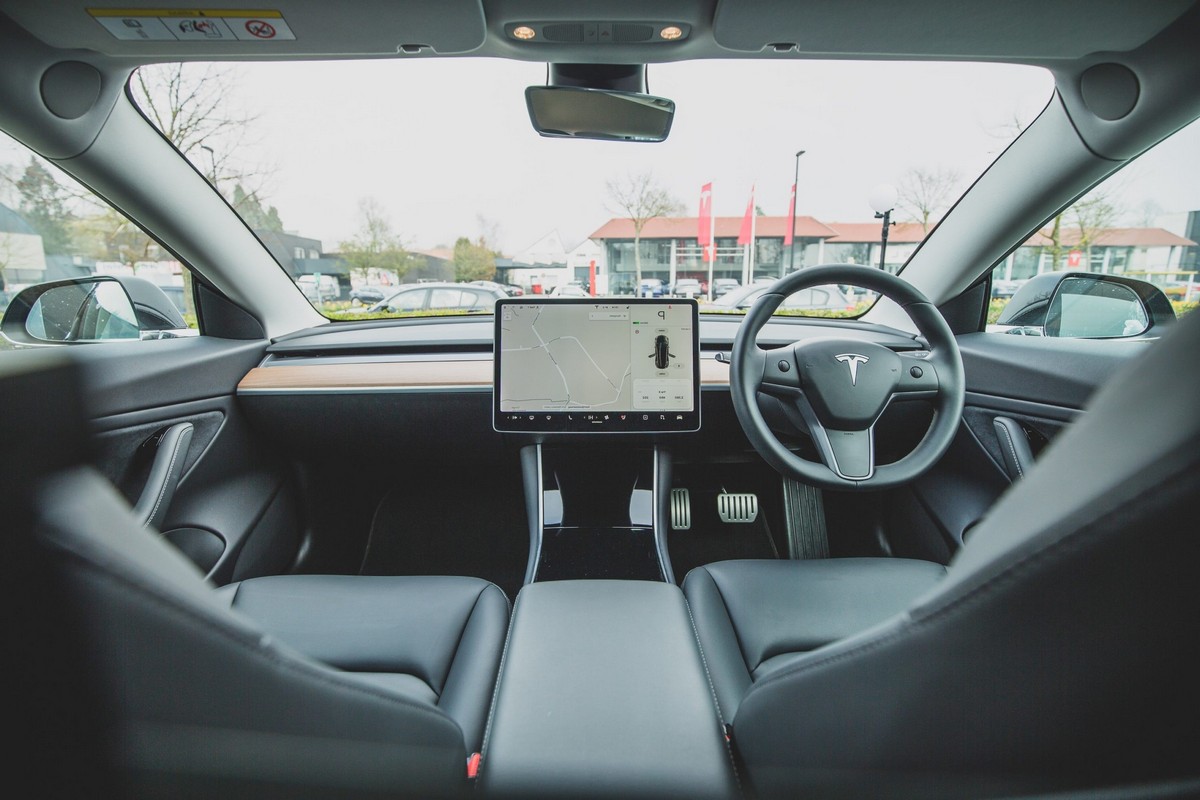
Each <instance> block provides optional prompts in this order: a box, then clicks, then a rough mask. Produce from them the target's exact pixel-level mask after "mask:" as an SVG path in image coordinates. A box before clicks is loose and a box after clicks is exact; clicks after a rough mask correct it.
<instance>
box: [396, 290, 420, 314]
mask: <svg viewBox="0 0 1200 800" xmlns="http://www.w3.org/2000/svg"><path fill="white" fill-rule="evenodd" d="M426 294H428V292H426V291H425V290H424V289H415V290H413V291H409V292H401V293H400V294H398V295H396V296H395V297H393V298H392V299H391V300H389V301H388V308H390V309H392V310H393V311H419V310H420V309H421V307H422V306H423V305H424V303H425V295H426Z"/></svg>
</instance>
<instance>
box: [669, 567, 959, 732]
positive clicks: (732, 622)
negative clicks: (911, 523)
mask: <svg viewBox="0 0 1200 800" xmlns="http://www.w3.org/2000/svg"><path fill="white" fill-rule="evenodd" d="M945 574H946V568H945V567H943V566H942V565H940V564H932V563H929V562H926V561H914V560H910V559H900V558H838V559H819V560H810V561H725V562H721V563H718V564H708V565H706V566H702V567H697V568H696V569H693V570H692V571H691V572H689V573H688V575H687V577H686V578H685V579H684V582H683V592H684V594H685V595H686V596H687V601H688V605H689V606H690V607H691V609H692V614H693V615H695V617H696V621H697V635H698V636H699V637H700V643H701V646H702V647H703V648H704V653H705V656H706V657H707V659H708V668H709V672H710V673H711V675H712V682H713V689H714V690H715V691H716V693H717V699H718V702H719V703H720V705H721V713H722V715H723V716H724V717H725V718H726V719H733V716H734V712H735V711H736V710H737V706H738V702H739V701H740V700H741V698H742V696H743V695H744V694H745V693H746V690H747V689H749V688H750V685H751V684H752V683H754V682H757V681H760V680H762V679H763V678H764V677H766V676H767V675H769V674H771V673H772V672H774V671H775V670H778V669H780V668H782V667H783V666H786V665H787V664H788V663H790V662H791V661H793V660H795V659H796V658H798V657H800V656H802V655H803V654H804V653H807V652H808V651H810V650H815V649H816V648H818V647H821V646H822V645H826V644H829V643H830V642H834V641H837V640H838V639H843V638H845V637H847V636H850V635H851V634H855V633H858V632H860V631H863V630H865V629H867V628H869V627H871V626H872V625H875V624H877V623H879V622H882V621H883V620H885V619H887V618H888V617H890V616H892V615H893V614H896V613H898V612H899V611H902V610H903V609H904V608H906V607H907V606H908V604H909V603H911V602H912V601H913V600H914V599H916V598H917V596H918V595H920V594H921V593H923V592H925V591H927V590H928V589H929V588H930V587H932V586H933V585H934V584H935V583H936V582H937V581H938V580H939V579H940V578H941V577H942V576H943V575H945Z"/></svg>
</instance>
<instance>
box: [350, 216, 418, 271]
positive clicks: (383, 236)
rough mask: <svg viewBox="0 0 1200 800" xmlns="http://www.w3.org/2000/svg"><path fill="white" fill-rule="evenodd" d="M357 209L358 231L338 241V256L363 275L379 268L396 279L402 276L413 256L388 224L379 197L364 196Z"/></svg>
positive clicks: (409, 267)
mask: <svg viewBox="0 0 1200 800" xmlns="http://www.w3.org/2000/svg"><path fill="white" fill-rule="evenodd" d="M358 210H359V214H361V215H362V217H361V221H360V222H359V228H358V232H357V233H356V234H355V235H354V237H353V238H352V239H349V240H347V241H344V242H342V243H341V245H340V249H341V255H342V258H344V259H345V260H346V261H347V262H348V263H349V264H350V269H351V270H352V271H355V272H358V273H359V274H360V275H361V276H362V277H363V278H364V279H369V278H370V277H371V272H372V271H376V272H381V271H382V272H391V273H392V274H394V275H395V276H396V280H398V281H400V280H403V279H404V275H405V274H406V273H407V272H408V271H409V270H410V269H412V268H414V267H416V266H418V263H417V258H416V257H415V256H414V255H413V254H412V253H410V252H408V250H406V249H405V247H404V244H403V242H402V241H401V239H400V237H399V236H398V235H396V234H395V233H394V232H393V231H392V224H391V223H390V222H389V221H388V219H387V215H386V212H385V211H384V209H383V206H381V205H380V204H379V201H377V200H375V199H374V198H373V197H364V198H363V199H362V200H360V201H359V202H358Z"/></svg>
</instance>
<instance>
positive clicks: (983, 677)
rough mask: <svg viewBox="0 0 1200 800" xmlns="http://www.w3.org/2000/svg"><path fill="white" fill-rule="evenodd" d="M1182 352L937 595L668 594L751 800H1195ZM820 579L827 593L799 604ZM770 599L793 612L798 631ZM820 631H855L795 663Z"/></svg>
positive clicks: (1199, 325) (941, 582)
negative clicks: (686, 619)
mask: <svg viewBox="0 0 1200 800" xmlns="http://www.w3.org/2000/svg"><path fill="white" fill-rule="evenodd" d="M1130 346H1136V347H1143V346H1144V345H1130ZM1198 352H1200V314H1195V313H1193V314H1192V318H1185V319H1184V320H1182V321H1181V323H1180V324H1179V325H1177V326H1175V329H1174V330H1173V331H1171V332H1170V333H1168V334H1167V335H1166V336H1165V337H1164V338H1163V339H1162V340H1161V341H1159V342H1157V343H1155V344H1153V345H1152V346H1151V347H1150V348H1149V349H1148V350H1147V351H1146V352H1145V353H1144V354H1142V355H1139V356H1138V357H1137V358H1136V359H1135V360H1133V361H1132V363H1130V364H1129V365H1127V367H1126V368H1125V369H1124V370H1123V371H1122V372H1121V373H1120V374H1118V375H1116V376H1114V377H1113V378H1112V379H1111V380H1110V381H1109V383H1108V384H1107V385H1106V386H1105V387H1104V388H1103V389H1102V390H1101V391H1100V392H1098V393H1097V394H1096V395H1095V397H1094V398H1093V401H1092V402H1091V403H1090V404H1089V409H1088V411H1087V413H1086V414H1085V415H1084V416H1083V417H1082V418H1081V419H1080V420H1079V421H1078V422H1076V423H1075V424H1073V425H1072V426H1071V427H1070V428H1069V429H1068V430H1067V431H1066V432H1064V433H1063V434H1062V435H1061V436H1060V437H1058V439H1057V440H1056V441H1055V442H1054V443H1053V445H1052V446H1051V447H1049V448H1048V449H1047V450H1046V452H1045V453H1044V455H1043V456H1042V458H1041V459H1040V460H1039V462H1038V464H1037V465H1036V467H1035V468H1034V469H1033V470H1032V471H1031V472H1030V473H1029V474H1028V475H1027V476H1026V477H1025V478H1024V479H1023V480H1022V481H1020V482H1019V483H1017V484H1015V485H1014V486H1013V487H1012V488H1011V489H1010V490H1009V491H1008V492H1007V493H1006V494H1005V495H1004V496H1003V497H1002V498H1001V499H1000V500H999V501H998V502H997V503H996V505H995V507H994V508H993V509H992V510H991V512H990V513H989V514H988V516H987V518H986V519H985V520H983V522H981V523H980V524H979V525H978V526H977V527H976V528H975V529H974V532H973V533H972V535H971V538H970V540H969V542H968V544H967V545H966V546H965V547H964V548H963V549H962V550H961V551H960V552H959V553H958V554H957V555H956V556H955V558H954V559H953V560H952V561H951V563H950V565H949V567H948V568H947V569H946V571H945V575H944V576H943V577H940V578H939V577H938V576H937V575H936V573H937V571H938V568H937V567H936V566H935V565H924V566H921V565H919V562H918V563H917V564H913V563H902V564H890V565H889V563H888V561H889V560H887V559H878V560H869V559H868V560H855V561H849V560H848V561H846V562H845V563H843V564H840V565H839V564H838V563H837V562H836V561H831V562H828V563H827V564H825V565H810V566H807V567H806V566H803V565H802V566H800V567H798V568H796V567H793V568H791V569H790V571H789V568H788V567H787V566H784V567H782V568H780V567H778V566H777V565H776V564H773V563H769V562H758V563H754V562H731V563H726V564H717V565H713V566H711V567H709V568H707V569H703V568H702V569H701V570H700V571H693V572H692V573H690V574H689V576H688V578H687V579H686V580H685V589H686V590H687V591H686V594H687V597H688V600H689V605H690V607H691V609H692V613H693V616H694V618H695V624H696V627H697V632H698V635H699V638H700V641H701V646H702V650H703V652H704V656H705V660H706V663H707V665H708V666H709V669H710V671H712V672H713V681H714V685H715V688H717V689H718V694H719V695H720V694H721V693H722V692H724V698H723V702H722V711H723V712H724V713H725V714H726V715H727V716H726V720H727V722H730V723H731V728H732V730H731V740H732V745H733V747H734V750H735V752H736V755H737V757H738V759H739V760H740V763H741V765H742V767H743V775H742V777H743V779H744V780H746V781H748V782H749V784H750V786H751V787H752V788H753V790H754V792H756V793H757V794H758V795H759V796H761V797H795V796H816V797H860V796H861V797H881V796H902V797H921V798H936V797H988V796H1013V795H1025V794H1032V793H1053V792H1060V791H1062V792H1068V793H1070V792H1075V793H1076V794H1071V795H1070V796H1072V797H1081V796H1095V795H1094V794H1090V793H1091V792H1094V791H1096V790H1098V789H1101V788H1104V789H1106V790H1108V791H1110V792H1111V796H1114V797H1118V796H1119V797H1129V796H1148V795H1151V794H1153V795H1154V796H1182V795H1187V796H1197V795H1198V794H1200V780H1197V778H1198V776H1200V680H1197V669H1198V668H1197V664H1196V661H1195V653H1196V652H1200V648H1198V647H1197V645H1200V627H1198V620H1200V589H1198V584H1197V577H1196V574H1197V569H1198V568H1200V535H1198V534H1197V524H1196V519H1197V509H1200V503H1198V498H1200V414H1198V413H1197V404H1198V402H1200V373H1198V371H1197V369H1196V366H1195V365H1196V353H1198ZM889 566H890V567H893V568H894V569H893V570H892V571H891V572H890V573H889V572H888V568H889ZM822 570H824V572H823V573H822V572H821V571H822ZM831 570H841V571H842V573H843V574H842V575H841V577H842V578H843V579H844V583H843V584H842V588H843V589H848V591H846V592H845V593H844V594H839V593H838V591H837V590H836V583H837V581H834V585H833V586H830V587H826V588H825V590H824V591H823V592H822V591H817V590H816V589H814V587H813V586H812V585H804V582H805V581H812V580H813V579H814V578H819V577H821V575H822V574H824V575H825V576H826V577H830V576H832V575H833V573H832V572H831ZM926 580H927V581H928V584H929V585H928V586H926V588H925V590H921V587H920V584H921V583H922V581H926ZM880 581H881V582H882V583H881V585H882V586H883V587H884V590H883V591H882V593H881V594H880V595H879V597H877V598H876V601H877V602H876V603H875V605H874V606H870V607H868V606H869V604H867V605H864V604H863V602H864V601H863V598H862V596H861V593H862V592H863V591H865V590H866V589H867V588H868V587H870V586H871V585H872V584H873V583H874V582H880ZM914 590H915V593H916V594H919V595H920V596H919V597H916V596H914V597H912V598H911V599H910V600H907V601H906V600H903V599H902V595H903V594H904V593H905V592H912V591H914ZM773 593H780V596H781V597H782V598H783V599H784V602H785V604H786V603H788V602H789V601H788V598H792V599H793V602H792V606H791V608H792V609H795V608H796V607H797V606H796V605H795V602H794V599H795V598H805V599H807V600H808V601H809V605H808V606H807V607H806V608H805V609H804V612H803V616H802V618H801V619H800V620H799V621H797V619H795V618H794V617H793V614H791V613H790V612H787V611H783V610H780V609H779V608H775V607H773V604H772V597H771V595H772V594H773ZM889 603H897V604H899V605H900V606H902V607H900V608H894V609H893V611H894V612H896V613H889V612H888V610H887V605H888V604H889ZM847 608H849V609H851V610H850V611H847V610H846V609H847ZM826 615H830V616H831V617H832V618H833V619H834V622H833V623H832V624H827V625H824V627H822V626H820V625H817V624H815V623H812V620H820V619H822V618H823V617H825V616H826ZM872 615H874V616H876V617H877V618H876V619H874V620H872V619H870V618H871V617H872ZM838 619H841V620H842V621H843V622H845V620H846V619H858V620H859V621H867V622H874V623H875V624H873V625H870V626H869V627H868V629H867V630H864V631H859V632H857V633H855V634H854V635H850V636H848V637H847V638H843V639H839V640H838V641H835V642H832V643H829V644H825V645H824V646H818V647H816V649H813V650H811V651H808V652H805V650H806V649H807V646H811V645H813V644H820V642H819V641H818V642H813V641H811V640H812V639H814V638H820V637H821V636H824V635H825V634H828V633H829V632H831V631H833V632H836V629H837V625H838V622H837V621H838ZM805 620H808V622H807V623H806V622H805ZM789 626H790V632H789ZM797 631H808V632H809V634H811V635H808V636H807V640H808V641H807V645H806V637H805V636H800V635H799V634H797ZM771 648H774V649H771ZM748 659H750V660H749V661H748ZM752 659H758V661H757V662H755V661H753V660H752ZM739 685H740V689H739V688H738V687H739ZM1055 796H1059V795H1055ZM1104 796H1110V794H1105V795H1104Z"/></svg>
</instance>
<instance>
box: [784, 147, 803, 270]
mask: <svg viewBox="0 0 1200 800" xmlns="http://www.w3.org/2000/svg"><path fill="white" fill-rule="evenodd" d="M805 152H807V151H805V150H797V151H796V177H795V178H793V179H792V223H791V224H792V249H791V251H789V252H788V272H793V271H795V269H796V195H797V194H798V193H799V192H798V191H797V190H798V189H799V188H800V156H802V155H804V153H805Z"/></svg>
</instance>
